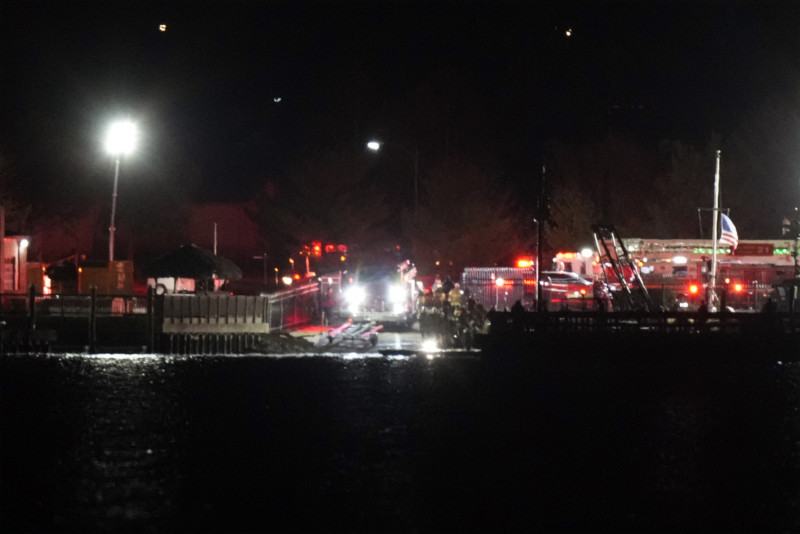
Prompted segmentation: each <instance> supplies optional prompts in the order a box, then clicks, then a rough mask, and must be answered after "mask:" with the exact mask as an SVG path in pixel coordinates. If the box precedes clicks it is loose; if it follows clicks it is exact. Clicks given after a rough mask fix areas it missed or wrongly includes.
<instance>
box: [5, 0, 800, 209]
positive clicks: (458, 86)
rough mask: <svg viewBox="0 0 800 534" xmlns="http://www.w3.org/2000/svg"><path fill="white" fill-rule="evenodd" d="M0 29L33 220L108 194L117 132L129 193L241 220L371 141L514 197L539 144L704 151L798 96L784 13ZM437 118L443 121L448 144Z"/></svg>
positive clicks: (52, 9) (187, 11)
mask: <svg viewBox="0 0 800 534" xmlns="http://www.w3.org/2000/svg"><path fill="white" fill-rule="evenodd" d="M0 9H2V13H1V16H0V25H1V26H0V40H1V41H2V46H0V51H1V52H0V53H2V93H0V104H1V105H2V108H1V109H0V114H1V115H0V149H1V150H2V154H3V156H4V157H5V158H6V159H7V160H10V161H12V162H13V168H14V175H15V177H16V179H18V180H21V181H23V182H24V183H25V184H26V186H27V187H28V188H29V189H30V190H31V191H33V192H34V193H35V194H38V195H39V198H41V199H42V201H46V199H48V198H50V197H55V198H58V197H62V198H63V195H65V194H69V195H79V194H86V195H90V196H91V195H93V194H96V195H105V194H107V193H108V189H109V187H110V184H109V181H110V170H111V168H112V167H111V166H112V163H111V162H110V161H109V157H108V156H107V155H106V154H104V153H103V145H102V136H103V134H104V130H105V128H106V126H107V124H108V122H109V121H110V120H111V119H112V118H114V117H118V116H130V117H131V118H133V119H134V120H136V121H137V122H138V124H139V127H140V129H141V131H142V146H141V148H140V149H139V151H138V152H137V154H136V155H135V157H131V161H129V162H126V163H125V167H124V170H125V172H126V173H127V176H129V177H130V178H129V181H128V183H127V184H125V187H134V186H133V185H131V183H132V182H131V181H132V180H133V178H136V181H135V183H136V184H140V186H141V187H148V186H149V185H152V183H155V182H157V181H162V180H163V181H169V182H171V183H173V184H174V185H175V186H176V187H181V188H184V189H185V190H186V192H187V194H188V195H192V196H193V197H196V198H197V199H205V200H207V199H236V198H247V197H249V196H250V195H251V194H252V192H253V191H254V190H255V189H257V188H258V187H259V184H260V183H262V182H263V181H264V180H265V179H266V178H267V177H280V176H282V175H283V174H285V172H286V170H287V169H289V168H291V167H292V165H296V164H297V163H298V162H300V161H302V160H303V158H304V157H307V156H308V155H309V154H312V153H314V152H315V151H319V150H321V149H326V148H330V149H335V150H351V151H357V150H363V143H364V141H366V140H367V139H368V138H370V137H372V136H374V135H380V136H382V137H383V138H384V139H386V138H388V139H391V140H392V141H394V142H396V143H400V144H405V145H408V146H412V145H413V146H419V147H422V148H423V151H427V152H428V154H431V153H435V152H437V151H440V152H441V151H445V150H447V148H448V147H449V146H452V145H457V146H458V147H459V149H460V150H461V151H462V152H464V153H469V154H471V155H473V156H474V157H475V158H476V159H478V160H480V161H482V162H485V161H491V162H493V164H494V165H496V166H497V167H499V168H500V169H501V172H502V173H504V174H506V175H508V176H510V177H511V178H512V180H515V181H517V182H518V183H524V182H525V180H526V179H527V178H528V177H530V176H531V175H532V174H535V173H536V172H538V171H537V170H536V169H538V167H539V165H540V163H539V162H540V161H541V158H542V152H543V150H544V147H545V145H546V143H548V142H552V141H554V140H560V141H565V142H572V141H580V140H585V139H591V138H592V137H597V136H600V135H601V134H602V133H603V132H605V131H607V130H608V129H609V128H621V129H624V130H626V131H629V132H633V134H634V135H636V136H638V137H640V138H642V139H644V140H645V141H647V142H657V141H658V140H660V139H680V140H683V141H685V142H688V143H695V144H703V143H704V142H706V141H707V139H708V138H709V136H710V135H711V134H712V133H716V134H719V135H722V136H723V138H724V137H725V136H726V135H728V134H729V133H731V132H733V131H734V130H735V129H736V128H739V127H740V126H741V124H742V123H743V122H744V121H745V120H746V119H747V118H748V117H750V116H752V115H753V114H754V113H755V112H756V110H757V109H759V108H760V107H762V106H763V105H764V104H765V103H766V102H769V101H770V99H773V98H778V97H781V98H785V97H786V95H793V94H795V93H797V92H798V87H799V85H798V83H799V82H800V27H799V26H800V2H791V1H784V2H769V1H753V2H694V1H686V2H651V1H637V2H607V1H593V2H564V1H559V2H527V1H518V2H507V1H505V2H504V1H493V2H434V1H426V2H410V1H405V2H366V1H365V2H355V1H328V2H303V1H293V2H255V1H253V2H242V3H236V2H156V3H144V2H138V3H128V2H96V3H95V2H15V1H11V2H3V4H2V7H0ZM161 24H166V26H167V29H166V31H164V32H162V31H160V30H159V25H161ZM568 33H569V35H568ZM431 95H433V96H432V97H431ZM426 98H427V100H426ZM431 98H432V99H433V102H434V103H430V101H431ZM796 101H797V100H796V99H795V100H794V102H796ZM432 106H435V107H436V108H437V110H439V111H441V109H442V108H446V109H445V111H444V112H441V117H444V118H445V119H446V121H445V123H444V124H441V123H437V122H436V121H434V120H432V119H431V113H430V111H431V107H432ZM787 113H788V114H790V116H795V117H796V116H798V110H797V109H793V110H787ZM796 131H797V130H795V132H796ZM797 141H798V144H797V146H798V147H800V136H798V138H797ZM278 179H279V178H278ZM710 179H711V177H710ZM775 179H776V180H779V181H781V180H783V181H785V180H788V181H791V180H794V181H795V182H797V181H798V176H779V177H775ZM792 187H794V186H792ZM795 189H797V188H795ZM789 190H791V187H789V188H787V191H789Z"/></svg>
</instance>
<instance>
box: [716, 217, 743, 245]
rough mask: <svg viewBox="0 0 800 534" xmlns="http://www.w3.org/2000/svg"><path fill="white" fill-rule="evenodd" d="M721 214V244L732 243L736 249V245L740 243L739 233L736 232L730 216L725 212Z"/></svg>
mask: <svg viewBox="0 0 800 534" xmlns="http://www.w3.org/2000/svg"><path fill="white" fill-rule="evenodd" d="M720 215H721V216H722V233H721V234H720V236H719V244H720V245H730V246H731V247H733V249H734V250H736V245H738V244H739V234H738V233H736V227H735V226H734V225H733V221H731V219H730V217H728V216H727V215H725V214H724V213H720Z"/></svg>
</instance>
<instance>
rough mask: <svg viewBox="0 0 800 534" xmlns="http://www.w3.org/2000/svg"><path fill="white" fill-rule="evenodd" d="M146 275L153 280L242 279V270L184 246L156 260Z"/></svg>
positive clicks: (148, 267)
mask: <svg viewBox="0 0 800 534" xmlns="http://www.w3.org/2000/svg"><path fill="white" fill-rule="evenodd" d="M145 274H146V275H147V276H148V277H151V278H192V279H194V280H208V279H211V278H214V277H216V278H220V279H223V280H241V279H242V270H241V269H240V268H239V267H238V266H237V265H236V264H235V263H233V262H232V261H230V260H228V259H226V258H223V257H221V256H215V255H214V253H213V252H211V251H210V250H206V249H204V248H201V247H198V246H197V245H182V246H180V247H178V248H177V249H175V250H173V251H171V252H168V253H166V254H164V255H163V256H161V257H160V258H156V259H155V260H153V261H152V262H151V263H150V265H148V266H147V267H146V268H145Z"/></svg>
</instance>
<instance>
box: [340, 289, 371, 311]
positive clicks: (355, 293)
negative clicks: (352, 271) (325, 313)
mask: <svg viewBox="0 0 800 534" xmlns="http://www.w3.org/2000/svg"><path fill="white" fill-rule="evenodd" d="M366 299H367V292H366V291H365V290H364V288H363V287H361V286H350V287H349V288H347V289H346V290H345V292H344V300H345V302H346V303H347V305H348V306H350V307H351V308H352V307H354V306H360V305H362V304H363V303H364V301H365V300H366Z"/></svg>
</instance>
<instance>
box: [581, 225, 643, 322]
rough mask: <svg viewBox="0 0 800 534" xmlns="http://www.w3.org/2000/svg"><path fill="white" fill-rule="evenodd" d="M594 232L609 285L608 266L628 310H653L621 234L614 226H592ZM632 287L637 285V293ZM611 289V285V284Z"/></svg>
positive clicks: (601, 263) (637, 269) (604, 274)
mask: <svg viewBox="0 0 800 534" xmlns="http://www.w3.org/2000/svg"><path fill="white" fill-rule="evenodd" d="M592 231H593V232H594V243H595V246H596V247H597V253H598V254H599V255H600V265H601V266H602V270H603V276H605V279H606V283H607V284H609V280H608V271H607V270H606V266H610V267H611V269H612V270H613V271H614V275H615V276H616V277H617V280H618V281H619V286H620V289H621V291H620V293H621V294H622V296H623V297H624V299H625V304H626V305H627V309H630V310H642V311H650V310H652V309H653V301H652V300H650V294H649V293H648V292H647V288H646V287H645V286H644V282H643V281H642V275H641V274H640V273H639V268H638V267H637V265H636V262H634V261H633V260H632V259H631V257H630V255H629V254H628V249H627V248H625V244H624V243H623V242H622V239H621V238H620V237H619V232H617V229H616V228H615V227H614V226H613V225H604V224H595V225H592ZM626 269H629V270H630V273H631V280H630V281H629V280H628V276H626V274H625V271H626ZM631 285H635V288H633V289H635V291H636V292H635V293H634V292H633V291H632V290H631ZM609 287H610V284H609Z"/></svg>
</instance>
